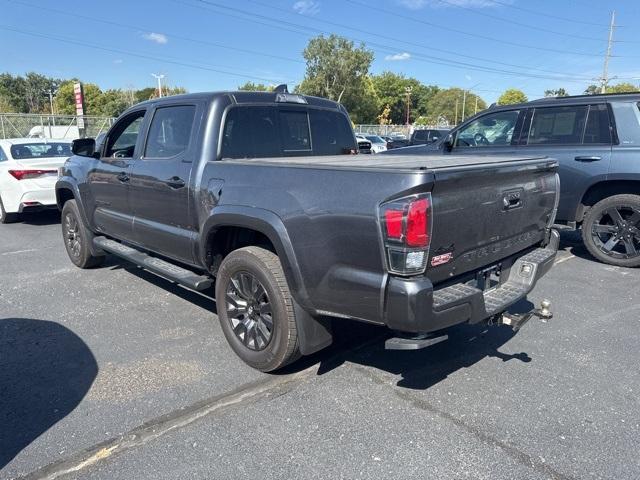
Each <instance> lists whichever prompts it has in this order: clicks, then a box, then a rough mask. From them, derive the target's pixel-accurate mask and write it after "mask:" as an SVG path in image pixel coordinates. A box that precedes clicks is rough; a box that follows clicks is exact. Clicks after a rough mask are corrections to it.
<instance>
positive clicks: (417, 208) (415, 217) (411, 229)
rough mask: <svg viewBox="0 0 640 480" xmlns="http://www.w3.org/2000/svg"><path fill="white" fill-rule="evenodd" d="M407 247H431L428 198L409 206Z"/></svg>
mask: <svg viewBox="0 0 640 480" xmlns="http://www.w3.org/2000/svg"><path fill="white" fill-rule="evenodd" d="M407 245H408V246H410V247H426V246H427V245H429V200H428V199H426V198H421V199H420V200H416V201H414V202H411V203H410V204H409V212H408V213H407Z"/></svg>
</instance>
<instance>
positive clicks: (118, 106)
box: [91, 89, 129, 117]
mask: <svg viewBox="0 0 640 480" xmlns="http://www.w3.org/2000/svg"><path fill="white" fill-rule="evenodd" d="M127 108H129V102H128V101H127V97H126V95H125V94H124V92H123V91H122V90H119V89H118V90H113V89H112V90H106V91H104V92H102V94H101V95H99V96H98V98H97V99H96V102H95V112H92V113H91V114H92V115H100V116H103V117H117V116H119V115H120V114H121V113H122V112H124V111H125V110H126V109H127Z"/></svg>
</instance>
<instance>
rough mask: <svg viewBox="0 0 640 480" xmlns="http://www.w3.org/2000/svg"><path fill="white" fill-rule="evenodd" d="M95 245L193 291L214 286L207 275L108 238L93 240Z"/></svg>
mask: <svg viewBox="0 0 640 480" xmlns="http://www.w3.org/2000/svg"><path fill="white" fill-rule="evenodd" d="M93 244H94V245H95V246H96V247H98V248H101V249H102V250H104V251H106V252H109V253H113V254H114V255H117V256H118V257H122V258H124V259H125V260H128V261H130V262H131V263H134V264H136V265H138V266H139V267H141V268H144V269H145V270H149V271H150V272H153V273H155V274H157V275H160V276H161V277H164V278H166V279H168V280H171V281H173V282H176V283H179V284H180V285H183V286H185V287H187V288H190V289H192V290H199V291H201V290H206V289H207V288H210V287H211V285H212V284H213V280H212V279H211V278H209V277H207V276H206V275H198V274H197V273H195V272H192V271H191V270H187V269H186V268H182V267H179V266H177V265H174V264H173V263H169V262H167V261H165V260H161V259H159V258H156V257H152V256H150V255H147V254H146V253H144V252H141V251H140V250H136V249H135V248H132V247H128V246H126V245H124V244H122V243H120V242H116V241H115V240H111V239H109V238H107V237H102V236H100V237H95V238H94V239H93Z"/></svg>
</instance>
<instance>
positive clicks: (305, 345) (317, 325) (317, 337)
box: [293, 300, 333, 355]
mask: <svg viewBox="0 0 640 480" xmlns="http://www.w3.org/2000/svg"><path fill="white" fill-rule="evenodd" d="M293 311H294V312H295V314H296V324H297V327H298V341H299V343H300V353H302V354H303V355H311V354H312V353H315V352H317V351H319V350H322V349H323V348H325V347H328V346H329V345H331V343H332V342H333V334H332V332H331V322H332V320H331V318H329V317H313V316H311V315H310V314H309V313H308V312H307V311H306V310H305V309H304V308H302V307H301V306H300V305H298V302H296V301H295V300H293Z"/></svg>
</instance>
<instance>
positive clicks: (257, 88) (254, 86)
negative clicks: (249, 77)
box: [238, 82, 274, 92]
mask: <svg viewBox="0 0 640 480" xmlns="http://www.w3.org/2000/svg"><path fill="white" fill-rule="evenodd" d="M273 88H274V87H272V86H271V85H265V84H264V83H253V82H246V83H245V84H243V85H240V86H239V87H238V90H246V91H248V92H271V91H273Z"/></svg>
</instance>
